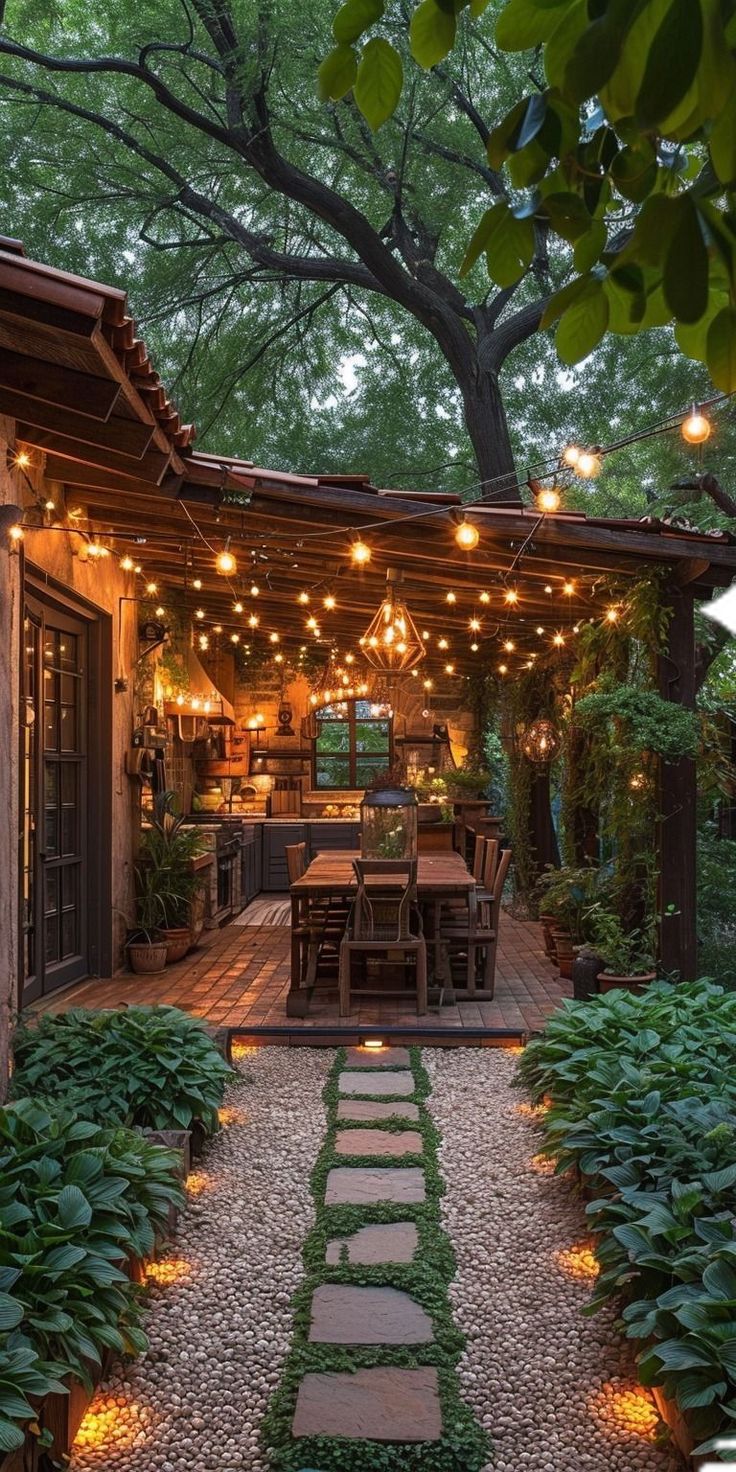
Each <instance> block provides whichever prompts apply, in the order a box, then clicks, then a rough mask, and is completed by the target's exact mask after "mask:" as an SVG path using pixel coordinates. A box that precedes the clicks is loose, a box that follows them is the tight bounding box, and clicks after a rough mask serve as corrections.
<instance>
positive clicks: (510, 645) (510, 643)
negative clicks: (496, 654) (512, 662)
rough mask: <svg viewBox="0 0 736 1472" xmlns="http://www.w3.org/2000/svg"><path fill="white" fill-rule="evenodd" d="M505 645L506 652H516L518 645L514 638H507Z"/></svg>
mask: <svg viewBox="0 0 736 1472" xmlns="http://www.w3.org/2000/svg"><path fill="white" fill-rule="evenodd" d="M503 647H504V649H505V650H506V653H507V654H513V652H514V650H515V648H516V645H515V643H514V641H513V639H505V640H504V645H503Z"/></svg>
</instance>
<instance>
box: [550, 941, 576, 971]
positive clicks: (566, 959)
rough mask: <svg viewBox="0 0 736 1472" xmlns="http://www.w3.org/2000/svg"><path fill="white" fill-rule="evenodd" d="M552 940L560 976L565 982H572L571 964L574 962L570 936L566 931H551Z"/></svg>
mask: <svg viewBox="0 0 736 1472" xmlns="http://www.w3.org/2000/svg"><path fill="white" fill-rule="evenodd" d="M552 939H553V941H554V944H555V954H556V957H557V965H558V966H559V968H560V976H562V977H564V979H565V981H572V963H573V961H574V960H575V950H574V947H573V943H572V936H571V935H570V934H569V932H568V931H567V930H559V929H555V930H553V931H552Z"/></svg>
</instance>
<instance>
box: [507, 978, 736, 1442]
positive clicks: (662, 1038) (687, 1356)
mask: <svg viewBox="0 0 736 1472" xmlns="http://www.w3.org/2000/svg"><path fill="white" fill-rule="evenodd" d="M735 1064H736V996H735V995H734V994H733V993H726V992H724V991H723V990H722V989H721V988H720V987H717V986H714V985H713V984H712V983H710V982H707V981H704V982H693V983H691V984H688V985H680V986H677V987H672V986H667V985H665V984H659V985H655V986H651V987H649V988H648V989H647V991H646V992H645V993H643V994H642V995H641V996H634V995H632V994H630V993H615V994H609V995H607V996H602V997H597V998H595V999H594V1000H593V1001H590V1002H570V1003H566V1004H565V1005H564V1007H563V1008H562V1009H561V1010H560V1011H559V1012H558V1013H556V1014H555V1015H554V1016H553V1017H552V1018H551V1019H550V1021H549V1022H548V1024H547V1026H546V1028H545V1032H544V1034H543V1035H542V1037H541V1038H539V1039H536V1040H534V1041H533V1042H532V1043H530V1044H529V1046H528V1048H527V1049H526V1051H525V1054H524V1056H523V1058H522V1060H521V1063H520V1065H519V1070H518V1077H519V1081H520V1082H522V1083H524V1084H525V1085H526V1086H527V1088H528V1089H529V1090H530V1092H531V1094H532V1097H533V1098H534V1099H536V1100H540V1099H546V1100H547V1101H548V1103H549V1106H550V1107H549V1109H548V1112H547V1114H546V1116H545V1136H546V1138H545V1145H544V1150H545V1152H546V1153H547V1154H548V1155H551V1156H554V1157H555V1159H556V1161H557V1169H558V1170H559V1171H566V1170H570V1169H571V1168H576V1169H577V1170H579V1171H580V1172H581V1173H582V1175H583V1176H584V1177H585V1178H586V1181H587V1183H588V1184H589V1186H590V1187H591V1188H592V1190H593V1191H594V1192H595V1193H597V1198H596V1199H595V1200H593V1201H591V1202H590V1204H589V1205H588V1207H587V1215H588V1219H589V1222H590V1226H591V1230H592V1231H593V1232H594V1233H596V1241H597V1247H596V1251H597V1256H598V1260H599V1264H600V1268H601V1272H600V1276H599V1277H598V1280H597V1283H596V1286H595V1289H594V1292H593V1297H592V1300H591V1303H590V1305H589V1308H588V1312H594V1311H595V1310H596V1308H598V1307H599V1306H600V1305H601V1304H603V1303H607V1302H609V1301H611V1300H613V1301H615V1302H618V1303H622V1304H623V1305H625V1306H624V1307H623V1318H622V1323H623V1327H624V1330H625V1332H626V1334H627V1336H628V1337H629V1338H632V1339H638V1340H644V1341H645V1347H644V1349H643V1350H642V1352H641V1353H640V1355H639V1361H638V1363H639V1373H640V1377H641V1379H642V1381H643V1383H644V1384H647V1385H660V1386H662V1387H663V1388H664V1390H665V1392H666V1394H667V1395H669V1396H670V1397H671V1398H672V1399H674V1400H675V1401H676V1403H677V1404H678V1406H679V1408H680V1410H681V1411H682V1412H683V1414H684V1415H685V1416H686V1418H687V1420H688V1423H689V1425H690V1428H691V1430H692V1433H693V1435H694V1436H695V1438H696V1440H699V1441H700V1442H701V1445H700V1446H699V1448H698V1450H699V1451H701V1452H703V1451H706V1450H710V1449H711V1447H712V1445H713V1443H714V1440H715V1438H716V1437H717V1436H718V1435H719V1434H722V1433H723V1432H724V1431H726V1430H727V1429H728V1428H729V1425H730V1423H731V1422H732V1421H733V1420H734V1419H736V1313H735V1312H734V1310H735V1309H736V1067H735V1066H734V1065H735Z"/></svg>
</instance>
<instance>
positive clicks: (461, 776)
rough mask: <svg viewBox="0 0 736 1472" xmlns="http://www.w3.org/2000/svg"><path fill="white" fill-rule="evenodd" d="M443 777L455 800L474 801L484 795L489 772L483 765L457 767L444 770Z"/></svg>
mask: <svg viewBox="0 0 736 1472" xmlns="http://www.w3.org/2000/svg"><path fill="white" fill-rule="evenodd" d="M444 778H445V783H446V785H447V791H448V793H449V794H450V796H451V797H452V798H454V800H455V802H474V801H478V800H480V799H482V798H484V797H485V795H486V788H487V787H488V785H489V783H490V780H491V773H490V772H489V771H487V770H486V768H484V767H458V768H456V770H454V771H448V772H445V773H444Z"/></svg>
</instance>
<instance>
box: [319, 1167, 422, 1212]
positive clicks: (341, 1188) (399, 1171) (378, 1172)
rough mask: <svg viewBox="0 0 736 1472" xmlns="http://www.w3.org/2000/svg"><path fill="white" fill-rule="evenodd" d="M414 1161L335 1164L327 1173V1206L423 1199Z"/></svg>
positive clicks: (418, 1169)
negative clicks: (407, 1162) (409, 1162)
mask: <svg viewBox="0 0 736 1472" xmlns="http://www.w3.org/2000/svg"><path fill="white" fill-rule="evenodd" d="M425 1194H426V1193H425V1186H424V1171H423V1170H422V1169H421V1167H420V1166H418V1165H395V1166H379V1165H365V1166H362V1165H336V1166H333V1169H332V1170H331V1171H330V1172H329V1173H328V1176H327V1185H326V1187H325V1204H326V1205H327V1206H367V1205H372V1204H373V1203H374V1202H376V1201H394V1202H398V1203H399V1204H403V1203H405V1202H406V1203H409V1204H414V1203H416V1202H419V1201H424V1199H425Z"/></svg>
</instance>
